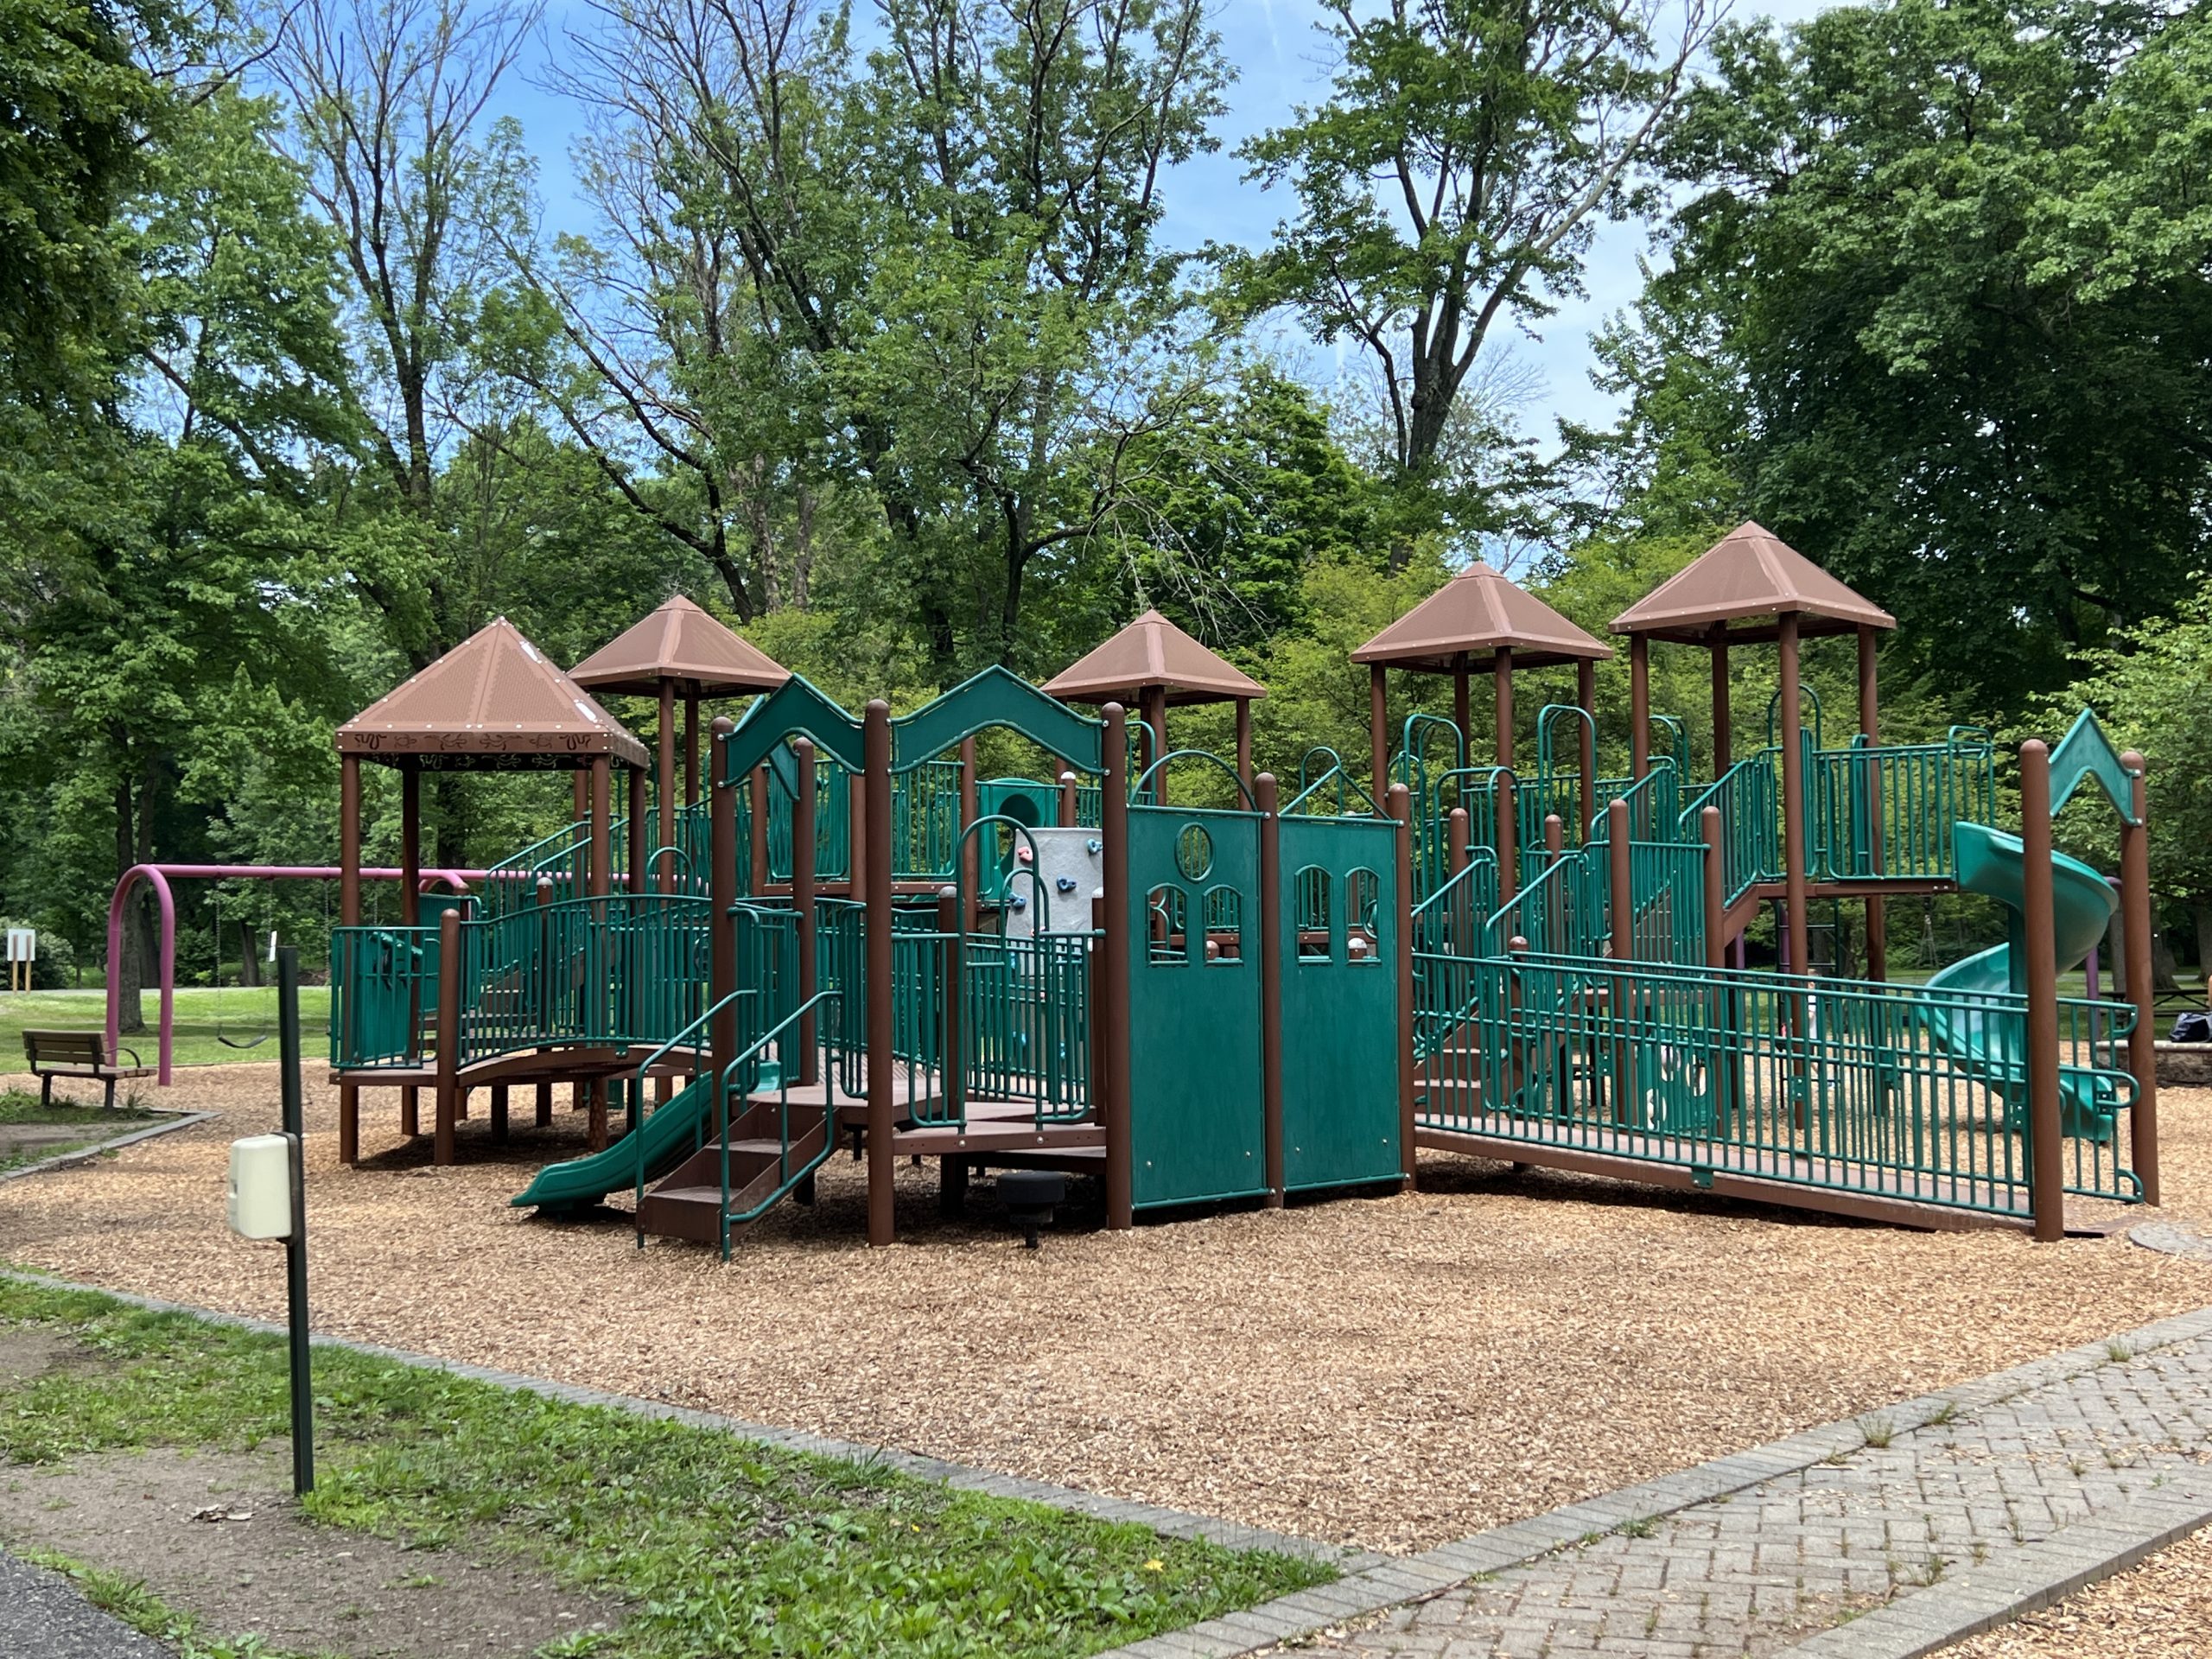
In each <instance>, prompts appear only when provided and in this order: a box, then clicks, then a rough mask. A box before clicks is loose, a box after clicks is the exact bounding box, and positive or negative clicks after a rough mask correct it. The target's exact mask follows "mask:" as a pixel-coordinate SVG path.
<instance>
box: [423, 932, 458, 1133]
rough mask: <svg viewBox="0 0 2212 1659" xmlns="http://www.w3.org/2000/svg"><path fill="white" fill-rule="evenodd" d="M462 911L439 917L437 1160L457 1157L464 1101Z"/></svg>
mask: <svg viewBox="0 0 2212 1659" xmlns="http://www.w3.org/2000/svg"><path fill="white" fill-rule="evenodd" d="M460 1072H461V912H459V911H457V910H451V909H448V911H447V912H445V914H443V915H442V916H441V917H439V918H438V1071H437V1075H438V1090H437V1122H436V1128H435V1135H436V1140H435V1144H434V1145H433V1147H432V1148H431V1154H430V1156H431V1159H432V1160H433V1161H434V1162H436V1163H441V1164H449V1163H451V1162H453V1160H454V1135H453V1125H454V1113H455V1111H456V1110H457V1109H458V1108H459V1106H460V1104H461V1085H460V1081H459V1078H460Z"/></svg>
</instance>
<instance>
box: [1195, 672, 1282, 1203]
mask: <svg viewBox="0 0 2212 1659" xmlns="http://www.w3.org/2000/svg"><path fill="white" fill-rule="evenodd" d="M1239 706H1240V707H1242V706H1243V704H1242V702H1241V700H1240V702H1239ZM1252 799H1253V804H1255V806H1256V807H1258V809H1259V811H1260V929H1259V931H1260V1143H1261V1148H1262V1153H1261V1158H1262V1166H1263V1168H1264V1174H1263V1176H1262V1179H1265V1181H1266V1182H1267V1185H1268V1207H1269V1208H1270V1209H1281V1207H1282V1201H1283V1180H1284V1175H1283V1171H1284V1163H1283V1150H1282V823H1281V819H1279V818H1278V817H1276V816H1275V812H1276V809H1277V807H1278V806H1279V804H1280V803H1281V797H1280V795H1279V793H1278V791H1277V790H1276V787H1275V778H1274V773H1273V772H1262V773H1261V774H1260V775H1259V777H1257V778H1256V779H1254V780H1253V784H1252ZM1201 919H1203V918H1201Z"/></svg>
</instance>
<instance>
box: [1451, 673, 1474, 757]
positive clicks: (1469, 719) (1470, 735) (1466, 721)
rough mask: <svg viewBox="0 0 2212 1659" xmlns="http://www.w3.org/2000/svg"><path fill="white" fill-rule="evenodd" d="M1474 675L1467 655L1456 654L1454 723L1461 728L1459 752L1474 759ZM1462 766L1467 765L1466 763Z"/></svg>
mask: <svg viewBox="0 0 2212 1659" xmlns="http://www.w3.org/2000/svg"><path fill="white" fill-rule="evenodd" d="M1472 678H1473V675H1472V673H1471V671H1470V669H1469V667H1468V664H1467V653H1466V652H1464V651H1462V652H1457V653H1455V654H1454V655H1453V657H1452V724H1453V725H1454V726H1456V727H1458V728H1459V752H1460V753H1462V754H1464V755H1465V756H1467V757H1468V758H1469V759H1472V758H1473V756H1474V753H1475V734H1474V732H1473V730H1472V729H1471V728H1472V727H1473V725H1474V721H1475V702H1474V697H1473V695H1472V690H1473V688H1472V685H1471V681H1472ZM1462 764H1465V763H1464V762H1463V763H1462Z"/></svg>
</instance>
